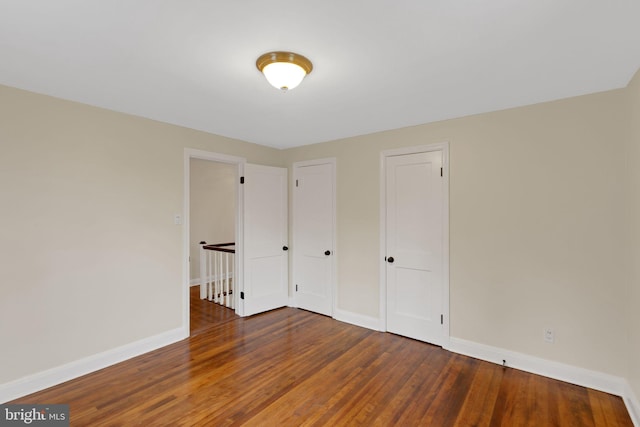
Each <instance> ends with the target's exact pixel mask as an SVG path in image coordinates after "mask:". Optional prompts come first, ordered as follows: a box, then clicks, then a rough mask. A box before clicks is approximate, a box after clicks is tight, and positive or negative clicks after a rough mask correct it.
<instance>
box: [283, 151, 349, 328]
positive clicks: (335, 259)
mask: <svg viewBox="0 0 640 427" xmlns="http://www.w3.org/2000/svg"><path fill="white" fill-rule="evenodd" d="M326 164H331V166H332V167H333V176H332V177H331V178H332V179H331V181H332V183H331V186H332V188H331V192H332V194H333V209H332V212H331V217H332V218H331V220H332V224H331V226H332V229H333V235H332V236H331V241H332V243H333V244H332V248H331V254H332V256H331V284H330V286H331V289H330V292H331V314H330V316H331V317H335V312H336V305H337V304H336V300H337V295H336V294H337V289H336V287H337V277H338V276H337V268H338V265H337V264H338V253H337V249H336V248H337V246H338V243H337V240H336V239H337V233H336V228H337V216H336V212H337V193H336V173H337V171H336V158H335V157H326V158H322V159H315V160H305V161H301V162H294V163H293V164H292V166H291V169H292V172H293V173H292V174H291V189H290V190H289V191H290V192H291V194H292V196H291V231H292V232H291V235H292V237H293V239H292V242H293V245H292V246H293V248H292V249H293V253H292V255H291V257H292V259H291V260H290V261H291V278H292V280H291V283H290V284H289V288H290V289H289V292H290V295H293V298H291V307H298V301H297V299H296V295H297V294H296V292H295V289H294V288H293V287H294V286H295V283H296V277H297V275H296V262H295V259H296V254H295V251H296V239H297V235H296V226H297V224H296V202H295V200H296V199H295V198H296V191H294V190H293V189H294V187H295V183H296V179H298V168H300V167H306V166H316V165H326Z"/></svg>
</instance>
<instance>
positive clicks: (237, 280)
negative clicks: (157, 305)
mask: <svg viewBox="0 0 640 427" xmlns="http://www.w3.org/2000/svg"><path fill="white" fill-rule="evenodd" d="M191 159H200V160H209V161H212V162H218V163H228V164H232V165H236V167H237V176H236V183H235V186H236V233H235V234H236V237H235V239H236V243H238V242H242V239H243V236H244V223H243V218H242V212H243V211H244V207H243V203H244V199H243V188H242V185H240V177H241V176H243V174H244V165H245V163H246V161H247V160H246V159H245V158H243V157H236V156H230V155H227V154H220V153H215V152H211V151H203V150H197V149H194V148H185V149H184V169H183V170H184V177H183V183H184V187H183V188H184V189H183V192H184V197H183V206H182V212H183V221H182V223H183V228H182V281H183V291H182V325H183V328H184V332H185V334H186V335H185V336H189V335H190V330H191V326H190V320H191V318H190V305H189V303H190V301H189V299H190V295H191V294H190V289H191V284H190V279H189V276H190V273H191V268H190V267H191V266H190V261H189V256H190V207H189V206H190V202H191V192H190V190H191V188H190V187H191V186H190V180H191V166H190V160H191ZM242 246H243V245H239V244H236V263H235V271H234V272H233V280H234V286H235V287H236V289H238V290H241V289H243V288H244V286H243V285H244V277H243V272H244V265H243V255H244V253H243V248H242ZM239 295H240V292H239V291H238V292H234V297H233V298H234V299H235V306H234V307H236V309H235V310H236V313H237V314H238V315H240V316H242V314H243V311H244V307H243V306H242V305H241V304H240V302H241V300H240V298H239V297H238V296H239Z"/></svg>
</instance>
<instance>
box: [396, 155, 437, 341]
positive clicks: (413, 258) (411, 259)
mask: <svg viewBox="0 0 640 427" xmlns="http://www.w3.org/2000/svg"><path fill="white" fill-rule="evenodd" d="M442 157H443V153H442V151H430V152H425V153H415V154H405V155H397V156H389V157H387V158H386V165H385V171H386V176H385V178H386V195H385V198H386V284H387V301H386V305H387V330H388V331H389V332H393V333H397V334H400V335H404V336H407V337H411V338H415V339H418V340H421V341H427V342H430V343H433V344H437V345H442V341H443V319H442V316H443V313H444V310H443V305H444V301H443V299H444V298H443V297H444V293H445V292H444V280H443V277H444V276H443V247H444V244H443V200H444V199H443V178H442V169H441V168H442V166H443V162H442Z"/></svg>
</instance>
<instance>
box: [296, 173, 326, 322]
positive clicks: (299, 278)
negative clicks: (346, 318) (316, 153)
mask: <svg viewBox="0 0 640 427" xmlns="http://www.w3.org/2000/svg"><path fill="white" fill-rule="evenodd" d="M293 191H294V194H293V225H294V228H293V235H294V239H295V240H294V245H293V265H294V276H293V280H294V292H295V301H296V305H297V306H298V307H300V308H303V309H305V310H310V311H313V312H316V313H320V314H324V315H327V316H332V315H333V282H334V280H333V277H334V271H335V244H334V235H335V231H334V230H335V162H334V161H333V160H330V161H327V162H324V163H323V162H322V161H318V163H313V162H304V163H298V164H294V188H293Z"/></svg>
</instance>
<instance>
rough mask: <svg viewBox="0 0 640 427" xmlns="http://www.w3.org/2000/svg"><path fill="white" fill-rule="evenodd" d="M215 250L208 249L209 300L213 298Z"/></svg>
mask: <svg viewBox="0 0 640 427" xmlns="http://www.w3.org/2000/svg"><path fill="white" fill-rule="evenodd" d="M212 252H213V251H207V266H208V267H209V268H208V269H207V299H208V300H209V301H211V300H212V298H213V267H212V263H213V254H212Z"/></svg>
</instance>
